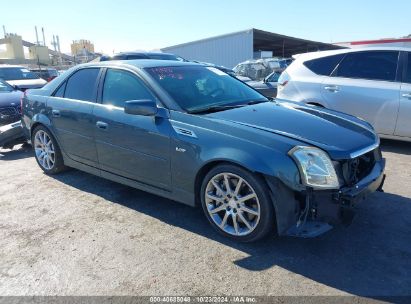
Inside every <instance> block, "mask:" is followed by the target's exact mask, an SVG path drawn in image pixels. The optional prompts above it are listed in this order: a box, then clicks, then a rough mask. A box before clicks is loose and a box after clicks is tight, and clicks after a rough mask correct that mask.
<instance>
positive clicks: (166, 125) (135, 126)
mask: <svg viewBox="0 0 411 304" xmlns="http://www.w3.org/2000/svg"><path fill="white" fill-rule="evenodd" d="M139 99H151V100H156V97H155V96H154V95H153V94H152V92H151V91H150V89H149V88H148V87H147V86H146V85H145V84H144V82H143V81H142V80H141V79H140V78H139V77H138V76H137V75H135V74H134V73H132V72H130V71H126V70H121V69H111V68H109V69H107V72H106V74H105V77H104V83H103V88H102V94H101V103H99V104H96V106H95V107H94V110H93V112H94V116H95V118H96V126H95V128H94V129H95V137H96V146H97V153H98V159H99V164H100V168H101V169H102V170H105V171H108V172H111V173H114V174H116V175H120V176H122V177H126V178H130V179H133V180H137V181H139V182H142V183H145V184H147V185H150V186H155V187H158V188H162V189H165V190H169V189H170V185H171V175H170V132H171V125H170V122H169V120H168V119H166V118H160V117H153V116H140V115H132V114H126V113H125V112H124V105H125V102H126V101H129V100H139Z"/></svg>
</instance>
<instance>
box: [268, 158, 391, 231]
mask: <svg viewBox="0 0 411 304" xmlns="http://www.w3.org/2000/svg"><path fill="white" fill-rule="evenodd" d="M384 170H385V159H383V158H381V159H379V160H378V161H377V162H375V164H374V166H373V168H372V170H371V171H370V173H369V174H368V175H367V176H366V177H364V178H363V179H361V180H360V181H358V182H357V183H356V184H355V185H353V186H351V187H342V188H340V189H338V190H315V189H312V188H306V190H305V191H302V192H299V193H295V192H294V195H293V196H291V195H290V194H289V192H288V194H287V198H286V197H285V196H284V195H285V194H284V195H283V198H286V199H287V204H288V206H287V205H286V204H283V205H279V206H277V208H276V212H277V228H278V229H277V230H278V233H279V235H287V236H298V237H306V238H310V237H316V236H318V235H321V234H323V233H325V232H327V231H329V230H330V229H332V228H333V226H335V225H338V224H350V223H351V221H352V218H353V216H354V210H353V209H354V207H355V206H356V204H357V203H358V202H360V201H362V200H364V199H365V198H366V197H367V196H368V195H369V194H371V193H373V192H375V191H382V187H383V184H384V181H385V174H384ZM270 188H272V187H270ZM277 189H278V188H277ZM272 190H273V188H272ZM293 202H294V204H293ZM290 204H291V205H294V206H292V208H290Z"/></svg>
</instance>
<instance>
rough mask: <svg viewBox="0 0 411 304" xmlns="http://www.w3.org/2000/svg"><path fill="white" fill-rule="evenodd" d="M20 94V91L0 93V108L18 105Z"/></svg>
mask: <svg viewBox="0 0 411 304" xmlns="http://www.w3.org/2000/svg"><path fill="white" fill-rule="evenodd" d="M22 94H23V93H22V92H21V91H13V92H0V108H4V107H10V106H16V105H19V104H20V98H21V95H22ZM13 104H14V105H13Z"/></svg>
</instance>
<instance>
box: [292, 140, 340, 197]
mask: <svg viewBox="0 0 411 304" xmlns="http://www.w3.org/2000/svg"><path fill="white" fill-rule="evenodd" d="M288 154H289V155H290V156H291V157H292V158H293V159H294V161H295V162H296V163H297V165H298V169H299V170H300V174H301V178H302V182H303V183H304V185H306V186H310V187H313V188H317V189H336V188H339V186H340V184H339V182H338V177H337V174H336V173H335V169H334V166H333V164H332V162H331V159H330V157H329V156H328V155H327V153H325V152H324V151H322V150H320V149H318V148H314V147H302V146H297V147H294V148H293V149H291V150H290V152H288Z"/></svg>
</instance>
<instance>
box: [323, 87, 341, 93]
mask: <svg viewBox="0 0 411 304" xmlns="http://www.w3.org/2000/svg"><path fill="white" fill-rule="evenodd" d="M324 89H325V90H327V91H330V92H338V91H339V90H340V88H339V87H338V86H336V85H327V86H325V87H324Z"/></svg>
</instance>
